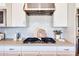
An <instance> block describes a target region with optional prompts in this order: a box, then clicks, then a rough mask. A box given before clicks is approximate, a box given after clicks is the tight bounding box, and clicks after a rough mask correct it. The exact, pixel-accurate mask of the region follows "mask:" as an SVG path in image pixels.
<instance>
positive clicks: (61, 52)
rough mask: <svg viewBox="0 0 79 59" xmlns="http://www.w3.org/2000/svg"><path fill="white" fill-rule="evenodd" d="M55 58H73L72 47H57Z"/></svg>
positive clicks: (73, 49) (73, 50) (73, 48)
mask: <svg viewBox="0 0 79 59" xmlns="http://www.w3.org/2000/svg"><path fill="white" fill-rule="evenodd" d="M56 50H57V51H56V55H57V56H75V47H74V46H57V49H56Z"/></svg>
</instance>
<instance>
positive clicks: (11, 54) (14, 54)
mask: <svg viewBox="0 0 79 59" xmlns="http://www.w3.org/2000/svg"><path fill="white" fill-rule="evenodd" d="M4 56H21V52H7V51H5V53H4Z"/></svg>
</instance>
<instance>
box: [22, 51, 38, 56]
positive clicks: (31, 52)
mask: <svg viewBox="0 0 79 59" xmlns="http://www.w3.org/2000/svg"><path fill="white" fill-rule="evenodd" d="M38 55H39V52H37V51H22V56H38Z"/></svg>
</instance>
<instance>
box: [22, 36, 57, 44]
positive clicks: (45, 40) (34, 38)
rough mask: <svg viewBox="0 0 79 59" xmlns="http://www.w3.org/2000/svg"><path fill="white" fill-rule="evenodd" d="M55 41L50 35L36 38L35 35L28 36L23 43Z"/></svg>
mask: <svg viewBox="0 0 79 59" xmlns="http://www.w3.org/2000/svg"><path fill="white" fill-rule="evenodd" d="M55 42H56V41H55V40H54V39H53V38H50V37H44V38H37V37H28V38H26V39H25V40H24V41H23V43H55Z"/></svg>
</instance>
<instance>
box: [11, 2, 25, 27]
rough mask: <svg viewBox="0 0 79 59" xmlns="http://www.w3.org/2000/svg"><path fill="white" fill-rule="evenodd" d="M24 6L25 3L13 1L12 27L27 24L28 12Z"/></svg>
mask: <svg viewBox="0 0 79 59" xmlns="http://www.w3.org/2000/svg"><path fill="white" fill-rule="evenodd" d="M23 6H24V4H23V3H12V27H25V26H26V14H25V12H24V10H23Z"/></svg>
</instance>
